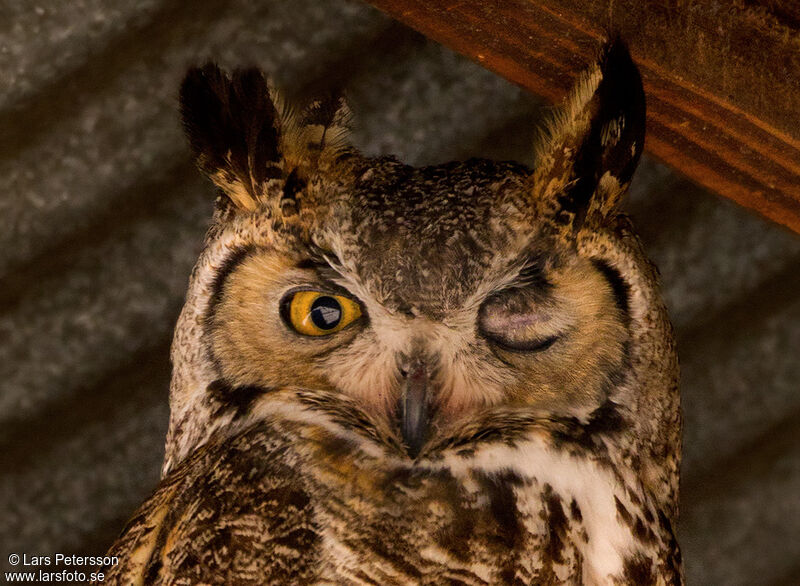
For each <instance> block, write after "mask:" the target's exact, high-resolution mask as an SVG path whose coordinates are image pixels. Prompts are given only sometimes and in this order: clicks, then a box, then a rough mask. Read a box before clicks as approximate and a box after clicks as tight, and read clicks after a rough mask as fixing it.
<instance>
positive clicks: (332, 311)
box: [311, 295, 342, 330]
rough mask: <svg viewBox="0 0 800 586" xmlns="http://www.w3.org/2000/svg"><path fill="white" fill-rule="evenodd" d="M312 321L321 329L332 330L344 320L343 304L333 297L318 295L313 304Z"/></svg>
mask: <svg viewBox="0 0 800 586" xmlns="http://www.w3.org/2000/svg"><path fill="white" fill-rule="evenodd" d="M311 321H312V322H314V325H315V326H317V327H318V328H319V329H321V330H331V329H333V328H335V327H336V326H338V325H339V322H340V321H342V306H341V305H340V304H339V302H338V301H336V299H334V298H333V297H327V296H325V295H323V296H322V297H317V299H316V300H315V301H314V303H312V304H311Z"/></svg>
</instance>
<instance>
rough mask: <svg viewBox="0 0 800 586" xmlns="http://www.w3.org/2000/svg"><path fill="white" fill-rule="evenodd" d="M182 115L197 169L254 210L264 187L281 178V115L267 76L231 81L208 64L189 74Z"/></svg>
mask: <svg viewBox="0 0 800 586" xmlns="http://www.w3.org/2000/svg"><path fill="white" fill-rule="evenodd" d="M180 104H181V115H182V117H183V125H184V128H185V130H186V134H187V136H188V138H189V144H190V145H191V148H192V152H193V154H194V157H195V161H196V162H197V164H198V166H199V167H200V168H201V169H202V170H203V171H204V172H205V173H207V174H208V175H209V177H211V179H212V180H213V181H214V182H215V183H216V184H217V185H218V186H219V187H220V188H222V189H223V191H225V192H226V194H227V195H228V196H229V197H230V198H231V200H232V201H233V202H234V203H235V204H236V205H238V206H239V207H242V208H245V209H248V210H253V209H255V207H256V202H257V200H258V197H259V193H260V192H261V185H262V184H263V183H264V182H265V181H267V180H268V179H270V178H276V177H280V176H281V173H282V171H281V169H280V152H279V130H278V120H277V118H278V113H277V111H276V109H275V105H274V104H273V102H272V99H271V98H270V91H269V87H268V84H267V80H266V78H265V77H264V74H263V73H261V71H259V70H258V69H243V70H237V71H235V72H234V73H233V75H232V76H231V77H228V75H226V74H225V72H223V71H222V70H220V68H219V67H217V66H216V65H214V64H212V63H209V64H207V65H205V66H203V67H200V68H193V69H190V70H189V72H188V73H187V74H186V77H185V79H184V80H183V84H182V85H181V91H180Z"/></svg>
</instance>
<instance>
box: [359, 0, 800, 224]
mask: <svg viewBox="0 0 800 586" xmlns="http://www.w3.org/2000/svg"><path fill="white" fill-rule="evenodd" d="M371 1H372V4H374V5H375V6H377V7H378V8H380V9H382V10H384V11H385V12H387V13H389V14H390V15H392V16H393V17H395V18H397V19H399V20H401V21H403V22H405V23H407V24H408V25H410V26H412V27H414V28H416V29H417V30H419V31H421V32H422V33H424V34H426V35H427V36H429V37H431V38H433V39H435V40H437V41H439V42H441V43H443V44H445V45H447V46H449V47H451V48H453V49H455V50H457V51H459V52H461V53H463V54H465V55H467V56H469V57H471V58H473V59H475V60H477V61H478V62H480V63H482V64H483V65H484V66H486V67H487V68H489V69H491V70H493V71H495V72H497V73H498V74H500V75H502V76H504V77H506V78H508V79H509V80H511V81H513V82H515V83H517V84H519V85H521V86H523V87H525V88H527V89H529V90H530V91H532V92H534V93H537V94H539V95H542V96H544V97H546V98H548V99H550V100H553V101H557V100H560V99H561V98H562V97H563V96H564V95H565V93H566V91H567V90H568V89H569V87H570V86H571V84H572V82H573V80H574V79H575V76H576V75H577V74H578V73H579V72H580V71H581V70H582V69H583V68H584V67H585V66H586V65H587V64H588V63H589V62H590V61H591V60H592V58H593V56H594V55H595V54H596V52H597V49H598V47H599V45H600V42H601V40H602V39H603V38H604V37H605V36H607V35H608V31H615V32H619V33H620V34H621V35H622V36H623V38H625V39H626V40H627V41H628V43H629V44H630V47H631V51H632V53H633V55H634V57H635V59H636V61H637V63H638V64H639V66H640V69H641V71H642V77H643V79H644V83H645V89H646V92H647V98H648V138H647V150H648V151H649V152H650V153H651V154H653V155H655V156H656V157H657V158H660V159H661V160H663V161H664V162H666V163H668V164H669V165H671V166H673V167H674V168H675V169H677V170H679V171H680V172H682V173H684V174H685V175H687V176H688V177H690V178H691V179H692V180H694V181H696V182H697V183H699V184H701V185H703V186H705V187H706V188H708V189H710V190H712V191H715V192H717V193H719V194H721V195H723V196H726V197H729V198H731V199H733V200H734V201H736V202H738V203H739V204H741V205H743V206H746V207H748V208H751V209H753V210H756V211H757V212H759V213H761V214H763V215H764V216H766V217H768V218H770V219H772V220H774V221H776V222H779V223H781V224H784V225H786V226H788V227H789V228H791V229H793V230H794V231H796V232H800V6H798V5H796V4H792V3H789V2H780V1H778V0H737V1H733V2H711V1H709V0H705V1H704V0H696V1H688V0H686V1H682V0H671V1H665V0H660V1H653V0H650V1H647V0H586V1H582V2H575V1H572V2H569V1H566V0H443V1H438V2H428V1H426V0H371Z"/></svg>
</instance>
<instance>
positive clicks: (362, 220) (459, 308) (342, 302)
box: [181, 42, 644, 455]
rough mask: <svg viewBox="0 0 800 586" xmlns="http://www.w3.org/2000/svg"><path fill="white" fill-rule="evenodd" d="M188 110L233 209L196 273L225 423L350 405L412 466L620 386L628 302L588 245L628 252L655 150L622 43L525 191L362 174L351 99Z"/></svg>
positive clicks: (557, 130) (580, 90)
mask: <svg viewBox="0 0 800 586" xmlns="http://www.w3.org/2000/svg"><path fill="white" fill-rule="evenodd" d="M181 103H182V112H183V117H184V124H185V126H186V129H187V133H188V135H189V138H190V143H191V146H192V149H193V151H194V155H195V158H196V160H197V163H198V165H199V166H200V167H201V169H202V170H203V171H204V172H206V173H207V174H208V175H209V177H210V178H211V179H212V180H213V181H214V183H216V185H217V186H218V187H219V188H220V189H221V192H222V194H223V195H222V196H223V205H221V207H220V212H219V213H218V215H217V220H216V224H215V226H214V228H213V229H212V231H211V233H210V240H209V246H208V251H207V253H206V259H205V264H204V265H202V264H201V265H200V266H201V269H200V270H201V271H202V270H209V271H210V276H209V277H208V278H207V280H206V282H207V286H206V302H205V305H204V307H203V308H202V311H201V313H202V324H203V327H202V334H201V335H202V338H203V340H202V345H203V347H204V349H205V357H206V358H207V359H208V362H209V364H210V365H211V366H209V367H208V369H209V371H208V372H209V374H208V376H207V378H208V379H209V380H208V381H206V382H207V383H208V384H211V383H212V382H213V383H214V398H213V400H214V401H216V403H218V404H219V405H220V408H222V407H223V406H224V404H225V401H226V398H227V400H229V401H230V402H231V403H235V404H236V405H237V409H245V411H246V409H247V408H248V406H247V405H245V406H244V407H241V400H240V399H241V397H246V398H247V400H248V401H251V402H252V401H255V400H257V397H259V396H261V395H263V394H265V393H268V392H270V390H272V389H277V388H283V387H302V388H306V389H309V390H311V391H314V390H317V391H319V392H325V393H333V394H338V395H340V396H342V397H347V398H348V400H350V401H352V404H353V405H354V406H355V408H358V409H360V410H362V411H363V412H364V413H366V414H368V415H369V416H370V417H373V418H375V419H376V420H378V421H381V422H382V425H384V426H385V427H386V429H387V430H390V432H394V433H396V434H397V435H398V437H400V438H401V440H402V442H403V444H404V445H405V446H406V447H407V449H408V451H409V453H411V454H412V455H413V454H416V453H418V452H419V451H420V450H423V449H424V447H425V446H426V445H429V444H431V443H432V442H433V441H434V438H437V437H441V436H442V435H443V434H444V435H446V434H448V433H451V432H452V430H453V429H456V428H457V427H458V426H459V421H461V420H462V419H463V418H465V417H475V414H476V413H486V412H489V411H491V410H493V409H495V410H496V409H511V410H514V409H517V410H528V411H530V410H536V411H537V412H543V413H553V414H556V415H559V416H560V415H564V416H572V417H577V418H580V419H583V420H585V419H586V418H588V417H590V415H591V414H592V413H593V412H595V411H596V410H597V409H599V408H601V407H602V406H603V405H604V404H605V402H606V401H608V400H609V397H611V396H612V395H613V394H614V392H615V391H614V389H615V388H617V387H619V386H620V385H622V384H624V382H625V381H624V379H625V376H626V375H625V373H626V372H627V371H629V370H630V369H629V368H628V366H629V362H630V340H631V329H630V325H631V320H632V319H633V317H632V316H633V314H635V311H634V310H635V308H633V307H632V299H634V298H635V297H636V292H637V287H638V285H637V282H636V279H635V278H634V279H631V278H628V279H627V280H626V279H623V278H622V276H621V271H620V270H619V268H618V266H617V265H618V264H619V263H620V262H623V261H624V259H622V260H620V259H619V258H612V257H609V256H607V255H606V254H605V253H604V249H603V247H602V246H594V245H592V246H589V245H588V244H587V242H588V243H596V238H595V236H594V235H595V234H598V233H604V234H607V235H609V236H608V237H609V238H619V237H622V236H624V235H622V234H621V233H620V232H619V230H621V228H620V224H619V222H618V218H617V211H616V208H617V204H618V202H619V199H620V197H621V195H622V194H623V192H624V191H625V189H626V188H627V185H628V183H629V181H630V179H631V175H632V173H633V170H634V169H635V167H636V164H637V161H638V158H639V155H640V153H641V151H642V147H643V139H644V95H643V92H642V88H641V81H640V78H639V75H638V72H637V71H636V68H635V66H634V65H633V63H632V61H631V59H630V56H629V55H628V53H627V50H626V49H625V48H624V46H623V45H621V44H620V43H618V42H617V43H611V44H610V45H608V46H607V47H606V49H605V50H604V52H603V54H602V55H601V58H600V60H599V61H598V63H597V64H596V65H595V66H594V67H593V68H592V69H590V70H589V71H588V72H587V74H586V75H585V76H584V78H583V79H582V80H581V81H580V82H579V84H578V85H577V86H576V89H575V90H574V92H573V94H572V95H571V97H570V98H569V100H568V101H567V103H566V105H565V107H564V109H563V111H562V113H561V115H560V116H559V117H558V118H557V119H556V120H555V122H554V123H553V124H552V126H551V128H550V132H549V134H548V136H547V137H546V138H545V139H544V141H543V143H542V145H541V147H540V149H539V154H538V165H537V168H536V169H535V170H534V171H530V170H529V169H527V168H525V167H523V166H521V165H517V164H513V163H495V162H491V161H485V160H470V161H466V162H463V163H449V164H445V165H439V166H436V167H427V168H421V169H415V168H411V167H408V166H406V165H403V164H401V163H400V162H398V161H396V160H395V159H392V158H383V159H370V158H366V157H363V156H361V155H359V154H358V153H357V152H356V151H355V150H354V149H353V148H352V147H350V146H348V145H347V143H346V141H345V136H346V135H345V128H346V122H347V120H348V112H347V110H346V107H345V106H344V104H343V102H342V100H341V99H340V98H336V97H331V98H328V99H326V100H322V101H318V102H314V103H312V104H311V105H310V106H308V107H306V108H305V109H303V108H299V109H292V108H289V107H287V106H286V105H284V104H283V101H282V100H281V99H280V98H279V97H278V96H277V94H276V93H275V91H274V90H273V89H271V88H270V87H269V85H268V84H267V82H266V81H265V79H264V77H263V75H262V74H261V73H260V72H258V71H255V70H247V71H240V72H236V73H234V74H233V76H232V77H228V76H226V75H225V74H224V73H222V72H221V71H220V70H219V69H217V68H216V67H214V66H206V67H204V68H202V69H197V70H192V71H191V72H190V73H189V75H188V76H187V78H186V81H185V82H184V85H183V88H182V92H181ZM201 262H203V259H201ZM633 264H635V263H633ZM627 272H630V271H627ZM627 272H626V274H627ZM220 381H222V382H221V383H220ZM220 389H222V390H220ZM243 389H244V390H243ZM225 393H228V395H226V394H225ZM234 398H236V401H234V400H233V399H234Z"/></svg>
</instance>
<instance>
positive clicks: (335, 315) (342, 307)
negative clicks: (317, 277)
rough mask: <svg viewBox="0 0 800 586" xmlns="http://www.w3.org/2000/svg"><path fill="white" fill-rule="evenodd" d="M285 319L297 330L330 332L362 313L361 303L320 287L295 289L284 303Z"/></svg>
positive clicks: (303, 331) (307, 334)
mask: <svg viewBox="0 0 800 586" xmlns="http://www.w3.org/2000/svg"><path fill="white" fill-rule="evenodd" d="M281 314H282V315H283V319H284V320H285V321H286V323H288V324H289V325H290V326H291V327H292V328H293V329H294V330H295V331H296V332H297V333H299V334H303V335H305V336H327V335H328V334H333V333H335V332H338V331H339V330H341V329H343V328H346V327H347V326H349V325H350V324H351V323H353V322H354V321H355V320H357V319H358V318H359V317H361V307H360V306H359V305H358V303H356V302H355V301H353V300H352V299H348V298H347V297H342V296H341V295H333V294H330V293H322V292H320V291H295V292H294V293H290V294H289V295H287V296H286V297H285V298H284V300H283V302H282V303H281Z"/></svg>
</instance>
